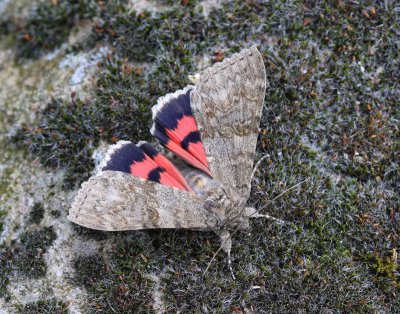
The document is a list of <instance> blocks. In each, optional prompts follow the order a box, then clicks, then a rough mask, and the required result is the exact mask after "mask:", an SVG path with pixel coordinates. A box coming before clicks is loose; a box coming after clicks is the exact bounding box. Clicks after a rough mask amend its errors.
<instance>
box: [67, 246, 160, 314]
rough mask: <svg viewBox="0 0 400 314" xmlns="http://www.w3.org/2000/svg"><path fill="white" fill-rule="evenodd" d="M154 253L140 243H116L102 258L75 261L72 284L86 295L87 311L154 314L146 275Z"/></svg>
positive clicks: (95, 256)
mask: <svg viewBox="0 0 400 314" xmlns="http://www.w3.org/2000/svg"><path fill="white" fill-rule="evenodd" d="M153 254H154V252H151V249H150V251H149V248H148V246H147V245H146V244H144V243H143V242H139V243H133V242H127V241H125V240H122V241H119V243H117V245H116V247H114V248H113V249H112V250H111V251H108V252H104V254H102V255H92V256H84V257H80V258H78V259H76V260H75V262H74V267H75V269H76V276H75V277H74V278H73V281H74V282H75V283H76V284H78V285H79V286H82V287H85V289H86V291H87V292H88V295H89V297H88V300H87V309H86V310H87V311H88V312H92V311H100V312H102V311H107V310H108V309H110V307H111V308H113V309H118V312H120V313H155V311H154V310H153V299H152V291H153V288H154V284H153V282H152V279H151V278H150V276H149V272H150V271H151V270H152V268H153V267H154V261H153V259H152V256H151V255H153Z"/></svg>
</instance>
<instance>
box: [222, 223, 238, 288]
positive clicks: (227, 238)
mask: <svg viewBox="0 0 400 314" xmlns="http://www.w3.org/2000/svg"><path fill="white" fill-rule="evenodd" d="M218 235H219V238H220V239H221V247H222V249H223V250H224V252H226V253H227V254H228V267H229V270H230V271H231V275H232V278H233V280H236V277H235V274H234V273H233V269H232V260H231V249H232V237H231V234H230V233H229V231H228V230H222V231H220V232H218Z"/></svg>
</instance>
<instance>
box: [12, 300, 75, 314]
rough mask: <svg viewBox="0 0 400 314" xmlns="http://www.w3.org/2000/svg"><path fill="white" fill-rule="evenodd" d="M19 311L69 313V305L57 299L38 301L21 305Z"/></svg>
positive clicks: (29, 312)
mask: <svg viewBox="0 0 400 314" xmlns="http://www.w3.org/2000/svg"><path fill="white" fill-rule="evenodd" d="M18 311H19V312H20V313H24V314H37V313H41V314H67V313H68V310H67V305H66V304H65V303H64V302H61V301H57V300H55V299H52V300H46V301H36V302H32V303H28V304H26V305H24V306H21V307H20V308H19V309H18Z"/></svg>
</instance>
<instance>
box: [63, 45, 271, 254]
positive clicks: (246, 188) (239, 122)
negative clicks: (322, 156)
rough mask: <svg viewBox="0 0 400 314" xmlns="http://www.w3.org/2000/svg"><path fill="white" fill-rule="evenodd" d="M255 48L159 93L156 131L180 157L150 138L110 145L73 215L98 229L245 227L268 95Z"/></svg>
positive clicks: (226, 240)
mask: <svg viewBox="0 0 400 314" xmlns="http://www.w3.org/2000/svg"><path fill="white" fill-rule="evenodd" d="M265 86H266V78H265V68H264V63H263V60H262V57H261V54H260V53H259V51H258V50H257V48H255V47H253V48H250V49H246V50H243V51H242V52H240V53H238V54H234V55H233V56H232V57H231V58H228V59H226V60H224V61H223V62H221V63H216V64H215V65H213V66H212V67H211V68H208V69H206V70H205V71H204V72H203V73H202V75H201V76H200V79H199V81H198V83H197V84H196V86H188V87H186V88H184V89H182V90H179V91H177V92H175V93H172V94H168V95H166V96H164V97H161V98H160V99H159V100H158V103H157V105H155V106H154V107H153V126H152V128H151V133H152V134H153V135H154V137H156V138H157V139H158V140H159V142H160V143H161V144H162V145H163V146H165V147H166V148H168V149H169V150H170V151H172V152H173V153H174V154H175V155H177V156H178V157H180V158H181V159H182V160H183V161H182V162H178V163H172V162H171V161H170V160H168V159H167V158H166V157H164V156H163V155H162V154H161V153H159V152H158V151H157V150H156V149H155V148H153V147H152V146H151V145H150V144H148V143H146V142H139V143H138V144H133V143H131V142H126V141H121V142H119V143H117V144H116V145H113V146H111V147H110V149H109V151H108V153H107V155H106V157H105V158H104V160H103V162H102V163H101V164H100V166H99V169H98V170H99V171H98V173H97V174H96V175H95V176H93V177H91V178H90V179H89V181H87V182H85V183H83V185H82V188H81V189H80V190H79V192H78V195H77V197H76V198H75V201H74V202H73V204H72V206H71V209H70V212H69V216H68V217H69V219H70V220H71V221H73V222H75V223H77V224H79V225H82V226H85V227H88V228H93V229H100V230H109V231H115V230H136V229H149V228H186V229H196V230H213V231H215V232H216V233H217V234H218V235H219V236H220V237H221V239H222V240H223V248H224V250H225V251H227V252H229V251H230V247H231V242H230V236H229V230H232V229H235V228H237V227H246V226H247V225H248V218H249V215H250V214H253V213H254V210H252V209H249V208H246V207H245V205H246V202H247V199H248V197H249V194H250V183H251V182H250V181H251V173H252V168H253V159H254V154H255V150H256V142H257V135H258V127H259V124H260V118H261V113H262V107H263V103H264V95H265Z"/></svg>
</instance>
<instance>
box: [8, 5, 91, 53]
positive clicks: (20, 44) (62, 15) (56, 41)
mask: <svg viewBox="0 0 400 314" xmlns="http://www.w3.org/2000/svg"><path fill="white" fill-rule="evenodd" d="M96 7H97V4H96V2H94V1H89V2H87V1H80V0H61V1H55V2H51V1H44V2H41V3H40V4H39V6H38V7H37V8H36V9H35V10H34V11H33V12H31V13H30V15H29V17H28V19H27V21H25V23H24V24H22V25H18V27H15V28H17V32H16V34H15V36H16V37H17V56H18V58H21V57H22V58H37V57H39V56H40V54H41V53H43V52H46V51H51V50H53V49H54V48H57V47H59V46H60V45H61V44H62V43H64V42H65V41H66V40H67V39H68V35H69V33H70V31H71V29H72V28H73V26H74V25H75V24H76V23H77V22H78V21H79V20H83V19H88V18H91V17H93V15H94V13H95V11H96Z"/></svg>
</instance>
